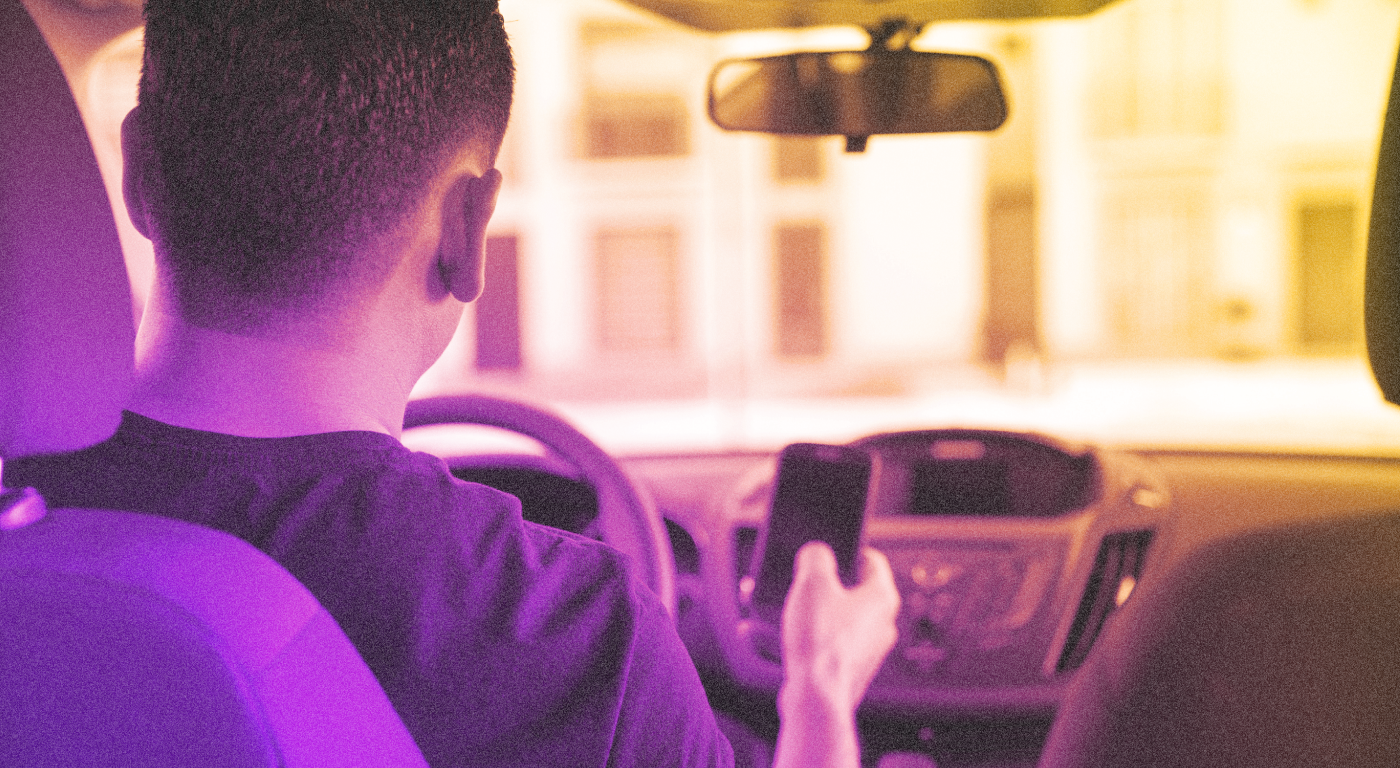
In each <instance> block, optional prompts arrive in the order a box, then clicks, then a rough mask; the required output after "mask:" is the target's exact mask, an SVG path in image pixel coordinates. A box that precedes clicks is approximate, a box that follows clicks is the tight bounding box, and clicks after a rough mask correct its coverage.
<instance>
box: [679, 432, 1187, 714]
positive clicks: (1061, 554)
mask: <svg viewBox="0 0 1400 768" xmlns="http://www.w3.org/2000/svg"><path fill="white" fill-rule="evenodd" d="M855 445H856V446H858V447H861V448H864V449H865V450H867V451H870V452H872V453H874V454H876V455H877V456H878V458H879V465H880V468H881V469H880V472H879V473H878V476H877V477H876V479H875V481H874V483H873V487H872V500H871V504H870V507H869V511H868V513H867V518H866V524H865V542H866V544H867V545H869V546H873V547H875V548H876V549H879V550H880V551H881V552H883V553H884V554H885V555H886V557H888V558H889V560H890V565H891V567H892V569H893V570H894V574H895V582H896V584H897V585H898V587H899V590H900V594H901V597H902V606H901V609H900V615H899V618H898V626H899V641H898V643H897V645H896V646H895V649H894V650H893V651H892V652H891V654H890V656H889V657H888V658H887V660H886V662H885V665H884V667H883V668H882V669H881V671H880V673H879V674H878V675H877V676H876V678H875V681H874V683H873V684H872V686H871V688H870V691H869V693H868V694H867V697H866V705H867V707H870V708H874V709H881V708H884V709H889V710H895V711H899V712H904V713H908V712H910V711H916V712H929V713H959V714H967V713H975V712H995V713H1000V714H1006V713H1018V712H1023V713H1036V712H1046V711H1052V710H1053V706H1054V703H1055V701H1056V699H1057V696H1058V693H1059V689H1060V686H1061V684H1062V679H1061V678H1062V674H1063V673H1065V672H1068V671H1071V670H1072V669H1074V668H1075V667H1077V666H1078V664H1079V663H1080V662H1082V660H1083V656H1084V653H1085V652H1086V651H1087V648H1088V646H1089V645H1090V644H1091V643H1092V641H1093V637H1094V635H1095V634H1096V633H1097V631H1098V629H1099V627H1101V626H1102V624H1103V621H1104V619H1105V618H1106V617H1107V615H1108V613H1109V612H1110V611H1111V610H1112V609H1113V608H1114V607H1116V606H1117V605H1118V604H1120V603H1121V602H1122V601H1123V600H1125V599H1126V598H1127V596H1128V595H1129V594H1130V593H1131V591H1132V585H1133V584H1135V583H1136V580H1137V579H1138V578H1139V577H1140V576H1141V568H1142V564H1143V562H1144V557H1145V555H1146V553H1147V551H1148V549H1149V547H1150V545H1151V541H1152V538H1153V536H1154V533H1155V531H1156V530H1157V529H1158V527H1159V526H1160V525H1162V523H1163V522H1164V521H1165V520H1166V518H1167V515H1168V511H1169V507H1170V498H1169V495H1168V492H1167V488H1166V485H1165V482H1164V481H1163V479H1162V478H1161V477H1160V475H1159V474H1157V473H1156V472H1154V471H1153V470H1152V468H1151V467H1150V466H1148V465H1147V464H1145V463H1144V462H1142V461H1140V460H1137V459H1136V458H1135V457H1133V456H1130V455H1127V454H1120V453H1113V452H1109V451H1103V450H1097V449H1093V448H1089V447H1085V446H1076V445H1071V444H1067V443H1061V442H1058V441H1056V440H1053V439H1051V438H1047V437H1043V436H1038V435H1029V434H1020V433H1011V432H998V431H979V430H925V431H917V432H899V433H890V434H882V435H876V436H872V437H868V438H865V439H863V440H860V441H857V442H856V443H855ZM773 472H774V467H773V464H772V462H771V461H765V462H763V463H760V464H758V465H757V466H755V467H753V468H752V469H750V470H748V471H747V472H746V473H745V474H744V475H743V476H742V477H741V478H739V480H738V481H737V482H736V483H734V484H733V485H732V486H731V488H730V489H729V490H728V491H727V492H726V493H722V494H719V495H717V496H716V498H715V499H714V500H713V501H712V504H713V505H714V511H713V512H712V513H711V514H710V515H709V516H708V520H707V523H708V527H709V530H708V531H707V532H706V540H707V542H708V544H709V546H708V547H707V549H708V550H709V554H710V556H709V557H707V558H705V560H704V562H703V563H702V567H701V569H700V584H699V585H698V586H699V587H700V589H701V591H702V592H703V594H704V595H705V597H706V598H707V603H708V605H707V608H708V610H709V612H710V616H711V621H712V624H713V625H714V628H715V634H716V638H717V640H718V645H719V650H720V652H721V654H722V656H723V662H724V665H725V667H726V668H727V669H728V670H729V671H730V672H731V674H733V675H734V676H735V678H736V679H737V680H738V681H739V682H740V683H741V684H742V685H745V686H748V687H753V688H758V689H764V690H776V689H777V687H778V686H779V684H780V683H781V680H782V670H781V666H780V664H779V656H778V653H777V643H776V637H777V633H776V628H774V627H771V626H766V625H765V623H764V622H763V621H762V620H761V619H759V618H757V617H756V616H754V615H753V614H752V613H751V612H750V611H749V610H748V609H747V606H746V600H745V597H746V595H747V593H748V592H750V591H751V590H752V578H753V577H752V571H753V567H752V563H753V561H754V548H755V546H756V545H757V541H758V539H759V531H760V528H761V527H762V525H763V524H764V521H765V520H766V518H767V513H768V503H769V500H770V497H771V494H772V482H773Z"/></svg>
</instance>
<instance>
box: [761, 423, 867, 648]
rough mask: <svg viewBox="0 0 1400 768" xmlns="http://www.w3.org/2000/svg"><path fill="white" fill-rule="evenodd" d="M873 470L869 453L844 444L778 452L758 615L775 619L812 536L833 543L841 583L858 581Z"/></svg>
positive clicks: (792, 447) (799, 446) (793, 447)
mask: <svg viewBox="0 0 1400 768" xmlns="http://www.w3.org/2000/svg"><path fill="white" fill-rule="evenodd" d="M874 471H875V464H874V458H873V457H872V456H871V454H870V453H868V452H866V451H863V450H861V449H859V448H852V447H849V446H844V445H817V444H815V443H795V444H793V445H789V446H788V447H786V448H784V449H783V451H782V453H781V454H779V457H778V477H777V481H776V482H775V483H774V486H773V501H772V504H771V505H770V506H769V511H768V526H767V528H765V529H764V532H763V541H762V542H760V544H759V546H758V547H757V549H756V551H757V552H758V553H759V558H760V559H759V564H758V573H757V576H756V577H755V582H754V590H753V596H752V598H751V600H750V606H751V607H752V608H753V610H754V612H755V613H756V614H758V616H759V617H760V618H762V619H765V620H767V621H770V622H772V623H775V624H776V623H777V621H778V618H779V617H780V616H781V615H782V609H783V601H784V600H785V599H787V593H788V589H789V588H790V587H791V586H792V569H793V561H794V560H795V559H796V557H797V550H799V549H801V548H802V545H803V544H806V543H807V542H809V541H824V542H826V543H827V544H830V545H831V549H832V551H834V552H835V553H836V565H837V573H838V574H839V575H840V577H841V582H842V583H843V584H845V585H846V586H848V587H849V586H852V585H854V584H855V583H856V580H857V578H858V574H857V572H856V569H857V565H856V556H857V555H858V554H859V552H860V536H861V527H862V525H863V524H864V522H865V504H866V497H867V496H868V495H869V491H870V481H871V478H872V476H873V474H874Z"/></svg>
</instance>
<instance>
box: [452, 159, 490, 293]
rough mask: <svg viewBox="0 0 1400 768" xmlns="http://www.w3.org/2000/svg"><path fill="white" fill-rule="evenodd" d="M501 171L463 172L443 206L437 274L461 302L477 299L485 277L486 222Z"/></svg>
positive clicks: (488, 219) (488, 218)
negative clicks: (474, 173)
mask: <svg viewBox="0 0 1400 768" xmlns="http://www.w3.org/2000/svg"><path fill="white" fill-rule="evenodd" d="M500 191H501V172H500V171H498V170H496V169H495V168H492V169H490V170H488V171H486V172H485V173H483V174H481V175H480V176H472V175H470V174H463V175H462V176H460V177H459V178H458V179H457V180H456V181H454V182H452V186H451V187H449V188H448V190H447V196H446V198H445V199H444V200H443V205H442V217H443V220H442V239H441V240H440V241H439V242H438V252H437V265H438V273H439V274H440V275H441V276H442V282H443V284H444V285H445V286H446V287H447V290H448V291H449V292H451V293H452V295H453V296H454V297H456V299H457V300H458V301H463V302H466V301H474V300H475V299H476V298H477V297H478V296H480V295H481V289H482V288H483V287H484V284H485V280H486V276H485V274H486V225H487V223H488V222H490V221H491V214H492V213H494V212H495V210H496V197H497V195H499V194H500Z"/></svg>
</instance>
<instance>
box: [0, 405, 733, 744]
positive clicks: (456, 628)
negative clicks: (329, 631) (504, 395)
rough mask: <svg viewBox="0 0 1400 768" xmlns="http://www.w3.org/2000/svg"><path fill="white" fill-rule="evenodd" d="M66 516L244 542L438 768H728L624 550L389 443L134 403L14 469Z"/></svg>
mask: <svg viewBox="0 0 1400 768" xmlns="http://www.w3.org/2000/svg"><path fill="white" fill-rule="evenodd" d="M5 482H6V484H7V485H10V486H33V487H35V488H38V489H39V491H40V492H41V493H43V494H44V496H45V498H46V499H47V500H48V502H49V504H50V505H51V506H55V507H70V506H71V507H96V508H105V509H121V510H130V511H137V512H146V513H151V514H156V515H163V516H166V517H173V518H177V519H180V520H187V521H190V522H193V523H198V524H201V525H205V526H208V527H211V528H217V529H220V530H223V531H227V532H229V533H232V534H234V535H236V536H239V537H241V538H243V539H245V540H247V541H249V542H251V543H252V544H254V545H255V546H257V547H258V548H259V549H262V550H263V551H264V552H267V553H268V554H269V555H271V556H272V557H273V558H275V559H276V560H277V561H278V562H280V563H281V564H282V565H283V566H284V567H286V568H287V570H289V571H291V572H292V574H293V575H294V576H296V577H297V578H298V579H299V580H300V581H301V582H302V583H303V584H305V585H306V587H307V588H308V589H310V590H311V592H312V593H313V594H315V595H316V597H317V598H319V599H320V601H321V603H322V605H324V606H325V607H326V609H327V610H328V611H330V613H331V615H332V616H334V617H335V619H336V621H337V622H339V623H340V626H341V627H342V628H343V629H344V630H345V634H346V635H348V636H349V638H350V640H351V642H353V643H354V644H355V647H356V648H357V649H359V651H360V654H361V655H362V656H363V657H364V659H365V662H366V663H367V664H368V665H369V667H370V669H372V670H374V674H375V676H376V677H378V679H379V682H380V684H382V685H383V686H384V689H385V691H386V692H387V693H388V694H389V699H390V701H392V702H393V704H394V708H395V709H396V710H397V711H398V713H399V715H400V717H402V718H403V721H404V723H405V724H406V725H407V726H408V730H409V732H410V733H412V734H413V737H414V739H415V740H416V741H417V742H418V746H419V748H421V749H422V750H423V753H424V755H425V756H426V757H427V758H428V762H429V763H430V764H432V765H433V766H436V767H438V768H442V767H443V766H466V765H471V766H489V765H500V766H525V765H568V766H604V765H607V766H634V765H637V766H640V765H685V766H692V765H695V766H700V765H704V766H711V765H724V766H728V765H731V764H732V763H733V755H732V752H731V750H730V747H729V744H728V742H727V741H726V740H725V738H724V736H723V735H721V734H720V732H719V729H718V727H717V726H716V724H715V718H714V715H713V713H712V711H711V710H710V708H709V705H708V703H707V701H706V698H705V692H704V690H703V689H702V688H701V686H700V681H699V678H698V676H697V674H696V672H695V668H694V666H693V665H692V664H691V661H690V658H689V656H688V655H687V654H686V651H685V648H684V646H683V645H682V644H681V642H680V639H679V638H678V637H677V635H676V633H675V629H674V628H673V626H672V624H671V621H670V619H669V618H668V617H667V615H666V612H665V610H664V609H663V608H662V607H661V604H660V602H659V601H658V600H657V599H656V597H655V595H654V594H652V592H651V590H650V589H649V588H647V587H646V586H645V585H644V584H642V583H641V582H639V580H638V579H637V577H636V576H635V575H633V574H632V573H631V571H630V569H629V568H628V566H627V563H626V559H625V557H624V556H622V555H621V554H619V553H618V552H616V551H615V550H613V549H611V548H610V547H608V546H606V545H604V544H600V543H599V542H596V541H593V540H591V539H588V538H585V537H581V536H576V535H573V534H570V533H566V532H563V531H559V530H555V529H553V528H548V527H545V526H541V525H536V524H534V523H530V522H527V521H525V520H523V519H521V517H520V504H519V502H518V501H516V499H515V498H514V497H512V496H509V495H507V494H504V493H501V492H498V491H495V490H493V489H491V488H487V487H485V486H481V485H476V484H473V483H467V482H463V481H461V480H458V479H456V478H454V477H453V476H452V475H451V474H450V473H449V472H448V470H447V467H446V465H445V464H443V462H442V461H441V460H439V459H437V458H435V457H433V456H429V455H427V454H422V453H414V452H411V451H409V450H408V449H407V448H405V447H404V446H403V445H402V444H401V443H399V441H397V440H395V439H394V438H393V437H390V436H389V435H385V434H380V433H377V432H334V433H327V434H320V435H306V436H302V437H289V438H248V437H235V436H231V435H223V434H218V433H212V432H201V431H197V430H191V429H183V428H179V427H173V426H169V425H166V424H163V423H161V422H158V421H154V420H151V419H148V418H145V417H143V416H139V415H136V414H132V413H127V414H125V416H124V418H123V420H122V424H121V428H120V429H119V430H118V431H117V434H116V435H115V436H113V437H112V438H111V439H110V440H108V441H106V442H104V443H101V444H99V445H97V446H94V447H92V448H88V449H85V450H82V451H77V452H74V453H68V454H60V455H54V456H38V457H30V458H23V459H15V460H13V461H9V462H6V464H5Z"/></svg>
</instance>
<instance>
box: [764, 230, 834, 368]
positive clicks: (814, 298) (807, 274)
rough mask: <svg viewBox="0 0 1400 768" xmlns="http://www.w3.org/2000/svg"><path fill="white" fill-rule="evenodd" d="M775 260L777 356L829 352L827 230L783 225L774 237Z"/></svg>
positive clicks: (809, 355) (796, 356) (798, 356)
mask: <svg viewBox="0 0 1400 768" xmlns="http://www.w3.org/2000/svg"><path fill="white" fill-rule="evenodd" d="M774 261H775V270H774V272H775V278H776V287H777V297H776V298H777V302H776V303H777V307H776V309H777V351H778V355H779V356H781V357H789V358H800V357H819V356H821V355H824V354H826V351H827V320H826V315H827V307H826V301H827V299H826V232H825V230H824V229H823V227H822V225H820V224H783V225H780V226H779V227H778V228H777V231H776V233H775V236H774Z"/></svg>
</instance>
